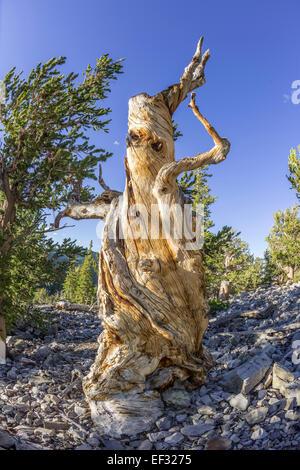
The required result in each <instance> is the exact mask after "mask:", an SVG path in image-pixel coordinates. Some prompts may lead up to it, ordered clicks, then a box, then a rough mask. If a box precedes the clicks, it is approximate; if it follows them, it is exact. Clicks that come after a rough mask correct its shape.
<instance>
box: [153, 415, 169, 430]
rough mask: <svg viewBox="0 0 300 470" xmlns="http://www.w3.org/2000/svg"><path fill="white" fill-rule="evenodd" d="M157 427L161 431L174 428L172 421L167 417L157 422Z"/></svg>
mask: <svg viewBox="0 0 300 470" xmlns="http://www.w3.org/2000/svg"><path fill="white" fill-rule="evenodd" d="M156 426H157V427H158V429H159V430H160V431H167V430H168V429H170V427H171V426H172V420H171V419H170V418H168V417H167V416H163V417H162V418H160V419H159V420H158V421H156Z"/></svg>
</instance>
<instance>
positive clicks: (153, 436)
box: [147, 431, 171, 442]
mask: <svg viewBox="0 0 300 470" xmlns="http://www.w3.org/2000/svg"><path fill="white" fill-rule="evenodd" d="M170 434H171V432H168V431H159V432H151V433H149V434H147V437H148V439H149V441H150V442H157V441H162V440H163V439H164V438H165V437H167V436H169V435H170Z"/></svg>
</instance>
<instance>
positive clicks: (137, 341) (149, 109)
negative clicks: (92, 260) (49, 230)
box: [56, 38, 230, 434]
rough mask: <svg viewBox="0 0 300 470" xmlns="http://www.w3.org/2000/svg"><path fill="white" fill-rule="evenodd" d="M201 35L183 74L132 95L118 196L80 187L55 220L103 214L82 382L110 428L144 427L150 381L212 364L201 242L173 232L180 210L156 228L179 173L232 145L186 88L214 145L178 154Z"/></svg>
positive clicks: (190, 382) (191, 382)
mask: <svg viewBox="0 0 300 470" xmlns="http://www.w3.org/2000/svg"><path fill="white" fill-rule="evenodd" d="M202 42H203V39H202V38H201V39H200V41H199V43H198V45H197V49H196V53H195V55H194V57H193V59H192V61H191V63H190V64H189V65H188V66H187V67H186V69H185V71H184V73H183V75H182V77H181V79H180V83H178V84H176V85H173V86H172V87H170V88H168V90H164V91H163V92H161V93H158V94H156V95H155V96H149V95H148V94H146V93H142V94H139V95H137V96H133V97H132V98H131V99H130V100H129V113H128V138H127V158H125V173H126V186H125V190H124V193H123V195H122V196H121V195H120V194H114V197H112V198H111V199H110V201H109V207H108V204H105V205H104V204H103V201H104V199H103V194H104V193H103V194H102V195H101V197H100V200H99V201H98V202H97V201H94V202H93V203H92V204H90V205H89V204H81V203H80V202H79V201H78V195H77V196H76V197H75V199H71V200H70V201H69V203H68V207H67V208H66V210H65V211H64V212H63V213H62V214H60V215H59V216H58V219H57V221H56V223H57V224H58V223H59V220H60V219H61V218H62V217H65V216H68V217H73V218H75V219H76V218H91V217H99V218H104V217H105V227H104V229H103V235H102V248H101V252H100V256H99V290H98V296H99V300H100V305H101V311H100V316H101V318H102V325H103V328H104V331H103V332H102V333H101V335H100V337H99V350H98V354H97V357H96V360H95V363H94V365H93V366H92V368H91V371H90V373H89V374H88V376H87V377H86V378H85V379H84V381H83V387H84V391H85V394H86V396H87V399H88V401H89V403H90V406H91V410H92V417H93V419H94V421H95V422H96V424H98V425H99V426H101V430H102V431H103V432H107V433H109V432H116V430H118V432H121V430H124V432H125V433H127V434H130V433H134V434H135V433H136V432H137V429H139V428H140V426H141V428H143V429H144V428H145V422H146V423H151V422H152V421H153V420H156V419H157V418H158V416H160V414H161V413H162V409H163V407H162V403H161V401H160V395H159V394H158V393H157V392H156V390H159V391H160V390H163V389H164V388H166V387H168V386H170V385H171V384H172V383H173V382H174V380H175V379H178V380H181V381H184V383H186V384H187V386H188V387H196V386H198V385H200V384H202V383H203V382H204V381H205V376H206V374H207V372H208V370H209V369H210V367H211V366H212V364H213V359H212V357H211V355H210V354H209V352H208V351H207V350H206V349H205V347H204V346H203V345H202V337H203V334H204V332H205V330H206V328H207V326H208V314H209V307H208V304H207V301H206V297H205V274H204V268H203V252H202V250H201V247H199V246H198V245H197V246H196V247H195V246H194V245H193V247H192V248H193V249H192V248H191V243H190V241H191V237H190V235H191V233H190V232H188V233H185V232H184V231H183V230H181V232H180V233H181V236H180V237H178V236H175V235H176V234H177V230H178V231H180V229H182V228H183V225H184V220H183V219H182V218H180V217H179V212H176V211H175V212H172V213H171V217H170V218H171V222H172V224H173V226H174V227H173V228H174V232H172V233H169V234H168V236H163V235H165V234H164V232H163V231H162V226H163V224H164V222H165V221H166V220H167V218H168V215H169V212H170V210H171V209H172V210H173V209H174V207H175V208H179V209H180V210H182V209H183V207H184V198H183V197H182V192H181V191H180V189H179V187H178V185H177V181H176V178H177V176H178V175H179V174H180V173H181V172H183V171H185V170H193V169H196V168H200V167H201V166H202V165H207V164H216V163H219V162H221V161H223V160H224V159H225V158H226V155H227V153H228V151H229V147H230V144H229V142H228V141H227V140H226V139H224V138H220V137H219V135H218V133H217V132H216V131H215V129H214V128H213V127H212V126H211V125H210V124H209V122H208V121H207V120H206V119H205V118H204V117H203V116H202V114H201V113H200V111H199V109H198V108H197V106H196V104H195V95H192V97H191V103H190V106H191V108H192V110H193V112H194V114H195V115H196V117H197V118H198V119H199V120H200V122H201V123H202V124H203V125H204V127H205V128H206V130H207V131H208V133H209V134H210V135H211V136H212V138H213V140H214V143H215V146H214V147H213V148H212V149H211V150H210V151H209V152H206V153H203V154H198V155H197V156H195V157H193V158H184V159H181V160H179V161H177V162H176V161H175V149H174V140H173V127H172V113H173V112H174V111H175V109H176V108H177V107H178V105H179V104H180V103H181V102H182V101H183V100H184V99H185V97H186V96H187V94H188V93H189V92H190V91H192V90H194V89H195V88H197V87H199V86H201V85H203V84H204V83H205V77H204V69H205V65H206V62H207V60H208V57H209V52H208V51H206V52H205V53H204V54H203V55H202V51H201V49H202ZM100 180H101V173H100ZM100 183H101V184H102V182H100ZM102 186H103V184H102ZM104 188H105V186H104ZM107 188H108V187H107ZM106 193H107V191H106ZM153 207H154V208H155V210H156V211H157V219H156V222H154V218H153V217H151V215H153V214H152V210H153ZM193 217H196V216H193ZM157 221H158V224H157ZM193 221H194V219H193ZM194 222H195V221H194ZM153 229H155V230H154V231H156V230H157V229H158V236H157V234H156V235H155V234H154V233H153ZM147 389H151V390H148V391H147ZM153 389H154V390H153ZM105 413H108V415H109V418H107V417H104V414H105ZM122 419H124V420H125V421H126V424H124V425H123V424H122ZM131 424H132V426H131ZM133 424H134V425H133Z"/></svg>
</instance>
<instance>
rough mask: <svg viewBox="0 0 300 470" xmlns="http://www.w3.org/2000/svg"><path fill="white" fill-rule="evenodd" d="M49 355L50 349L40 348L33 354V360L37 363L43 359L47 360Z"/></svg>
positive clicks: (47, 347)
mask: <svg viewBox="0 0 300 470" xmlns="http://www.w3.org/2000/svg"><path fill="white" fill-rule="evenodd" d="M51 353H52V349H51V348H49V346H42V347H41V348H39V349H38V350H37V351H36V352H35V355H34V358H35V359H36V360H37V361H44V360H45V359H47V357H49V356H50V354H51Z"/></svg>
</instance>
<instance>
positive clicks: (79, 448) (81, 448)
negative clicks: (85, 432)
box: [75, 444, 92, 450]
mask: <svg viewBox="0 0 300 470" xmlns="http://www.w3.org/2000/svg"><path fill="white" fill-rule="evenodd" d="M75 450H92V448H91V446H89V445H88V444H81V445H80V446H77V447H75Z"/></svg>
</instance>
